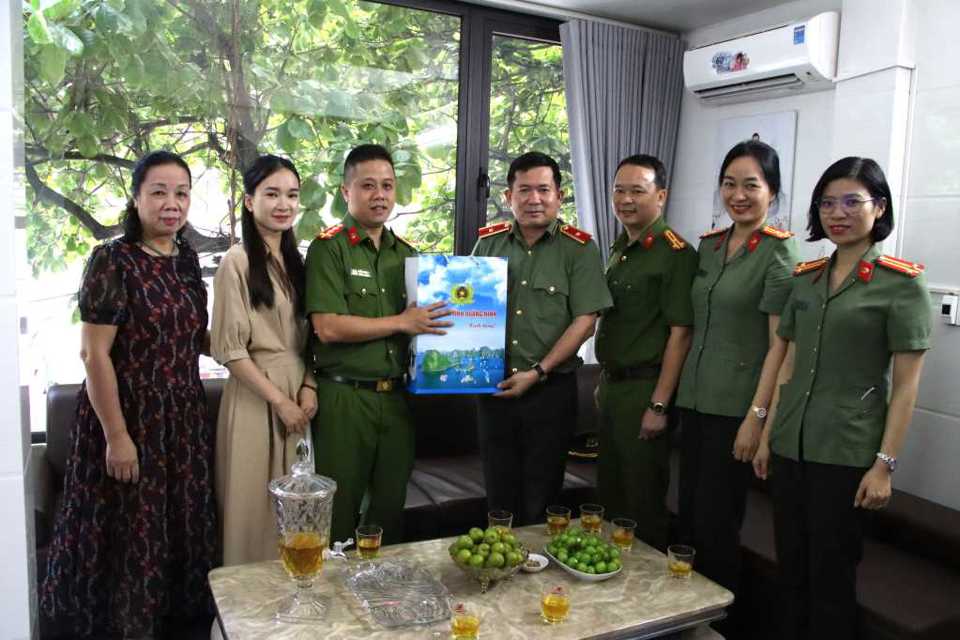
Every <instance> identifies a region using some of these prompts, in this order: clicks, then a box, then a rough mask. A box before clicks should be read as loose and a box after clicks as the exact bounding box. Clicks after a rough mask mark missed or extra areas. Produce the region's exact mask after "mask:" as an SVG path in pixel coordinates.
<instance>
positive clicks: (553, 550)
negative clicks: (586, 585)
mask: <svg viewBox="0 0 960 640" xmlns="http://www.w3.org/2000/svg"><path fill="white" fill-rule="evenodd" d="M544 552H545V553H546V554H547V555H548V556H550V558H552V559H553V560H555V561H556V563H557V564H559V565H560V567H561V568H562V569H563V570H564V571H566V572H567V573H569V574H570V575H572V576H575V577H577V578H579V579H580V580H587V581H589V582H600V581H601V580H607V579H609V578H612V577H613V576H615V575H617V574H618V573H620V571H622V570H623V566H622V564H621V561H620V549H618V548H617V547H616V546H615V545H612V544H610V543H608V542H605V541H604V540H602V539H601V538H600V537H599V536H597V535H594V534H592V533H586V532H585V531H583V530H582V529H579V528H573V529H569V530H567V531H565V532H563V533H561V534H559V535H557V536H555V537H554V538H553V540H551V541H550V543H549V544H547V546H546V547H545V548H544Z"/></svg>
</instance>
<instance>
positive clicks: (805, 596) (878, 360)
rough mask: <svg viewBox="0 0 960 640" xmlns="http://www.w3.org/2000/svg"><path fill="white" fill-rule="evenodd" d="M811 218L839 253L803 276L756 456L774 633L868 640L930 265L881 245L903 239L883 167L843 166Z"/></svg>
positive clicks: (927, 320)
mask: <svg viewBox="0 0 960 640" xmlns="http://www.w3.org/2000/svg"><path fill="white" fill-rule="evenodd" d="M808 222H809V223H808V227H807V228H808V229H809V230H810V238H809V239H810V240H811V241H815V240H821V239H823V238H827V239H829V240H830V241H831V242H833V243H834V244H835V245H836V252H834V254H833V256H832V257H830V258H822V259H820V260H814V261H812V262H806V263H802V264H800V265H798V266H797V268H796V269H795V270H794V274H795V278H794V280H795V285H794V288H793V291H792V293H791V294H790V298H789V299H788V300H787V304H786V307H785V308H784V311H783V316H782V318H781V321H780V327H779V330H778V331H779V334H780V336H781V337H783V338H784V339H785V340H788V341H789V346H788V350H787V357H786V360H785V361H784V364H783V367H782V368H781V372H780V376H779V379H780V382H781V383H783V384H782V386H781V387H780V392H779V403H778V404H777V405H776V410H775V415H774V416H773V423H772V426H770V427H769V428H768V429H767V430H765V432H764V439H763V440H762V441H761V445H760V448H759V449H758V451H757V455H756V457H755V460H754V468H755V470H756V472H757V475H759V476H761V477H765V476H766V472H767V461H768V459H769V460H770V489H771V495H772V497H773V506H774V526H775V534H774V539H775V541H776V549H777V558H778V572H779V574H780V579H781V583H782V589H781V595H782V596H783V597H784V603H783V604H784V605H785V606H784V610H783V612H782V613H781V614H780V615H779V616H777V618H778V619H779V620H780V621H781V626H782V629H781V630H780V633H775V634H774V635H776V637H778V638H785V639H787V640H789V639H791V638H853V637H855V636H856V633H857V610H858V607H857V600H856V570H857V565H858V564H859V561H860V556H861V553H862V548H863V537H862V526H863V519H864V515H863V509H879V508H882V507H883V506H885V505H886V503H887V500H889V498H890V493H891V487H890V476H891V474H892V473H893V471H894V469H895V468H896V456H897V453H898V452H899V451H900V448H901V446H902V444H903V441H904V439H905V438H906V432H907V427H908V426H909V424H910V418H911V416H912V414H913V407H914V404H915V403H916V399H917V387H918V385H919V380H920V372H921V368H922V366H923V358H924V352H925V351H926V350H927V349H929V348H930V334H931V329H932V327H931V324H932V312H931V302H930V295H929V293H928V292H927V284H926V281H925V279H924V276H923V267H922V266H921V265H919V264H916V263H914V262H911V261H907V260H901V259H899V258H893V257H890V256H883V255H881V254H880V247H879V246H878V245H877V244H875V243H877V242H880V241H881V240H883V239H885V238H887V237H888V236H889V235H890V233H891V232H892V231H893V198H892V195H891V193H890V188H889V186H888V185H887V181H886V179H885V178H884V175H883V172H882V171H881V169H880V167H879V166H878V165H877V163H876V162H874V161H873V160H870V159H869V158H857V157H848V158H843V159H842V160H838V161H837V162H836V163H834V164H833V165H831V166H830V168H828V169H827V170H826V172H825V173H824V175H823V176H822V177H821V178H820V181H819V182H818V183H817V186H816V187H815V188H814V192H813V197H812V199H811V205H810V210H809V220H808ZM891 363H892V376H891V375H890V373H891V372H890V369H891ZM767 441H769V446H768V445H767ZM771 450H772V452H773V455H772V459H771V456H770V451H771Z"/></svg>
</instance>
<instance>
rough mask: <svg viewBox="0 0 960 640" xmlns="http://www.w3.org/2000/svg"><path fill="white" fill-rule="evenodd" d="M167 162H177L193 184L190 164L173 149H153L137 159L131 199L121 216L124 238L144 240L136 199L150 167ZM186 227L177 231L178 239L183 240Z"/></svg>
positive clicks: (131, 184)
mask: <svg viewBox="0 0 960 640" xmlns="http://www.w3.org/2000/svg"><path fill="white" fill-rule="evenodd" d="M165 164H175V165H177V166H178V167H180V168H181V169H183V170H184V171H186V172H187V180H189V181H190V186H191V187H192V186H193V174H192V173H190V165H188V164H187V162H186V160H184V159H183V158H181V157H180V156H179V155H177V154H175V153H173V152H172V151H164V150H159V151H151V152H150V153H148V154H147V155H145V156H143V157H142V158H140V159H139V160H137V164H135V165H134V166H133V175H132V176H131V178H130V199H129V200H127V206H126V208H125V209H124V210H123V216H121V220H120V224H121V226H122V227H123V239H124V240H126V241H128V242H140V241H141V240H143V224H141V222H140V213H139V212H138V211H137V203H136V202H135V199H136V197H137V195H139V193H140V187H142V186H143V181H144V180H146V179H147V173H148V172H149V171H150V169H152V168H154V167H160V166H163V165H165ZM186 229H187V225H184V226H183V227H182V228H181V229H180V231H178V232H177V240H178V241H182V240H183V234H184V232H185V231H186Z"/></svg>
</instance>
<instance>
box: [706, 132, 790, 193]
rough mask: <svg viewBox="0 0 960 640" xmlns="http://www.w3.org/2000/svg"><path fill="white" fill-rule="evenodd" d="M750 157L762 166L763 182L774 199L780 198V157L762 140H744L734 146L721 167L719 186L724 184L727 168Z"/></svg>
mask: <svg viewBox="0 0 960 640" xmlns="http://www.w3.org/2000/svg"><path fill="white" fill-rule="evenodd" d="M743 157H750V158H753V159H754V160H756V161H757V164H758V165H760V172H761V173H762V174H763V180H764V182H766V183H767V187H769V188H770V193H772V194H773V195H774V197H776V198H779V197H780V156H778V155H777V150H776V149H774V148H773V147H771V146H770V145H768V144H767V143H766V142H763V141H761V140H753V139H750V140H744V141H743V142H738V143H737V144H735V145H733V148H732V149H730V151H728V152H727V155H726V157H724V159H723V164H721V165H720V176H719V177H718V178H717V184H718V185H720V184H723V174H725V173H726V172H727V167H729V166H730V163H731V162H733V161H734V160H736V159H737V158H743Z"/></svg>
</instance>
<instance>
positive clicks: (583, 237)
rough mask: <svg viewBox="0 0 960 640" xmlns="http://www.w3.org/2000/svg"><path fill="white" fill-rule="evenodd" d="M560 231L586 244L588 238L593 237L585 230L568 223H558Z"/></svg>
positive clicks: (588, 240)
mask: <svg viewBox="0 0 960 640" xmlns="http://www.w3.org/2000/svg"><path fill="white" fill-rule="evenodd" d="M560 233H562V234H563V235H565V236H567V237H568V238H571V239H573V240H576V241H577V242H579V243H580V244H587V243H588V242H590V239H591V238H593V236H591V235H590V234H589V233H587V232H586V231H582V230H580V229H577V228H576V227H574V226H573V225H569V224H562V225H560Z"/></svg>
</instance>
